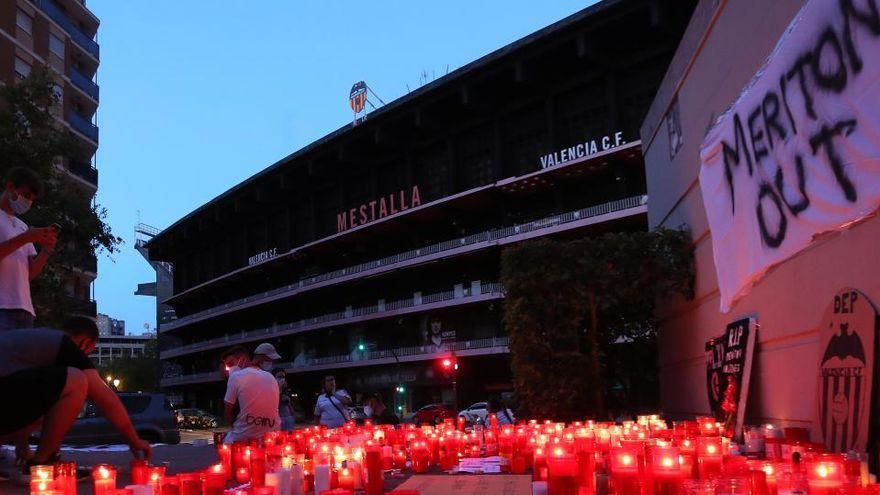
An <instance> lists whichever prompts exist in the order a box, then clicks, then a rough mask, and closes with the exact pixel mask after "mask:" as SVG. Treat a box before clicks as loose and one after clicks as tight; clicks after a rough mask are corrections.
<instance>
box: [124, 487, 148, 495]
mask: <svg viewBox="0 0 880 495" xmlns="http://www.w3.org/2000/svg"><path fill="white" fill-rule="evenodd" d="M125 491H126V492H128V493H129V495H153V488H152V487H151V486H150V485H128V486H126V487H125Z"/></svg>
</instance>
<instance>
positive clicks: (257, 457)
mask: <svg viewBox="0 0 880 495" xmlns="http://www.w3.org/2000/svg"><path fill="white" fill-rule="evenodd" d="M250 452H251V454H250V457H251V466H250V477H251V486H263V485H265V484H266V451H265V450H263V449H261V448H258V447H252V448H251V451H250Z"/></svg>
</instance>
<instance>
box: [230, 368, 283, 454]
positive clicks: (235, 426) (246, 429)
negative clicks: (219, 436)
mask: <svg viewBox="0 0 880 495" xmlns="http://www.w3.org/2000/svg"><path fill="white" fill-rule="evenodd" d="M278 397H279V391H278V381H277V380H275V377H274V376H272V374H271V373H268V372H266V371H263V370H261V369H258V368H254V367H249V368H245V369H243V370H239V371H236V372H235V373H232V374H231V375H229V381H228V382H227V383H226V397H225V398H224V399H223V400H224V401H225V402H226V403H227V404H235V403H236V402H238V407H239V409H240V411H239V413H238V417H237V418H235V422H233V423H232V430H230V431H229V433H228V434H227V435H226V438H225V439H224V440H223V443H227V444H228V443H233V442H243V441H247V440H251V439H256V438H261V437H262V436H263V434H264V433H267V432H270V431H277V430H280V429H281V417H280V416H279V415H278Z"/></svg>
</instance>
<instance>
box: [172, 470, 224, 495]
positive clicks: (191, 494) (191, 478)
mask: <svg viewBox="0 0 880 495" xmlns="http://www.w3.org/2000/svg"><path fill="white" fill-rule="evenodd" d="M224 476H225V473H224ZM177 490H178V494H179V495H201V493H202V477H201V475H199V473H180V474H178V475H177Z"/></svg>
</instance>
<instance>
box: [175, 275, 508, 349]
mask: <svg viewBox="0 0 880 495" xmlns="http://www.w3.org/2000/svg"><path fill="white" fill-rule="evenodd" d="M502 297H504V296H503V294H502V287H501V284H500V283H498V282H495V283H480V282H474V283H472V284H471V286H470V287H464V286H462V285H461V284H459V285H457V286H456V287H455V288H453V289H452V290H448V291H443V292H437V293H434V294H427V295H422V293H420V292H417V293H415V294H413V297H410V298H406V299H400V300H397V301H392V302H385V300H384V299H380V300H379V302H378V304H374V305H372V306H362V307H359V308H352V307H348V308H346V309H345V311H337V312H335V313H328V314H324V315H320V316H314V317H311V318H304V319H302V320H297V321H294V322H290V323H285V324H281V325H273V326H271V327H266V328H258V329H256V330H250V331H242V332H240V333H236V334H232V335H224V336H222V337H217V338H214V339H209V340H203V341H200V342H196V343H193V344H188V345H184V346H180V347H174V348H171V349H168V350H165V351H162V352H161V353H160V355H159V357H160V359H169V358H173V357H177V356H183V355H185V354H193V353H197V352H201V351H205V350H208V349H217V348H220V347H229V346H233V345H239V344H243V343H246V342H252V341H256V340H264V339H267V338H277V337H283V336H286V335H293V334H297V333H302V332H309V331H312V330H319V329H321V328H328V327H335V326H339V325H346V324H351V323H358V322H363V321H370V320H377V319H381V318H388V317H391V316H398V315H402V314H408V313H417V312H420V311H429V310H433V309H438V308H443V307H449V306H458V305H462V304H472V303H476V302H481V301H490V300H495V299H501V298H502Z"/></svg>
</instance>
